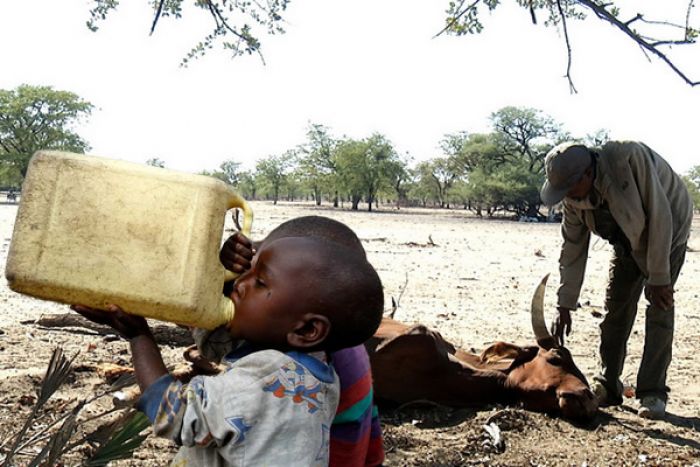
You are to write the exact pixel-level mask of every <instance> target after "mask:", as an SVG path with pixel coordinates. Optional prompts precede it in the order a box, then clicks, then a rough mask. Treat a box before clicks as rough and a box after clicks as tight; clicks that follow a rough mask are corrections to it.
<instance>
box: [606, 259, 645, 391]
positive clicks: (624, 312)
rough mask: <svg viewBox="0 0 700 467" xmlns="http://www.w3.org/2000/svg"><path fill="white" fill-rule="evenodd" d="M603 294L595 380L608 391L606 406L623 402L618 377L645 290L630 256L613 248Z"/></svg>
mask: <svg viewBox="0 0 700 467" xmlns="http://www.w3.org/2000/svg"><path fill="white" fill-rule="evenodd" d="M614 250H615V251H614V254H613V257H612V259H611V261H610V276H609V282H608V288H607V290H606V293H605V308H606V314H605V318H604V319H603V322H602V323H601V324H600V363H601V374H600V375H599V376H596V377H595V378H594V379H595V380H596V381H599V382H600V383H602V384H603V385H604V386H605V388H606V389H607V390H608V402H609V403H617V404H619V403H621V402H622V382H621V381H620V375H621V374H622V369H623V367H624V363H625V357H626V355H627V340H628V339H629V336H630V332H631V331H632V325H633V324H634V318H635V317H636V316H637V303H638V302H639V296H640V295H641V293H642V288H643V287H644V276H643V275H642V272H641V271H640V270H639V267H638V266H637V264H636V263H635V261H634V259H633V258H632V256H630V255H629V254H628V253H626V252H625V251H624V250H623V249H622V248H620V247H618V246H615V249H614Z"/></svg>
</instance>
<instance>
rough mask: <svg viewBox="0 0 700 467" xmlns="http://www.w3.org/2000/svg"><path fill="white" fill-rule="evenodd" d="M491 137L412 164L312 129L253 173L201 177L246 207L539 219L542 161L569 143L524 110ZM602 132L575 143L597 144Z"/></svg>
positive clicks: (375, 145)
mask: <svg viewBox="0 0 700 467" xmlns="http://www.w3.org/2000/svg"><path fill="white" fill-rule="evenodd" d="M490 120H491V124H492V131H491V132H490V133H470V132H468V131H461V132H457V133H454V134H447V135H445V137H444V138H443V139H442V141H440V142H439V148H440V151H439V154H437V155H436V157H433V158H431V159H428V160H423V161H420V162H416V163H414V161H413V160H412V159H411V157H410V156H409V155H408V154H402V153H400V152H399V151H397V150H396V148H395V147H394V145H393V144H392V142H391V141H389V140H388V139H387V138H386V137H385V136H384V135H381V134H379V133H375V134H372V135H370V136H368V137H366V138H364V139H354V138H348V137H341V138H336V137H334V136H332V135H331V133H330V129H329V128H328V127H326V126H324V125H321V124H311V125H310V126H309V127H308V129H307V133H306V141H304V142H303V143H302V144H300V145H299V146H297V147H295V148H292V149H289V150H287V151H285V152H284V153H282V154H280V155H272V156H268V157H265V158H262V159H260V160H259V161H258V162H257V165H256V166H255V169H254V170H248V171H246V170H240V168H241V164H239V163H237V162H235V161H233V160H228V161H225V162H224V163H223V164H221V167H220V170H217V171H214V172H203V173H204V174H205V175H211V176H213V177H216V178H218V179H220V180H223V181H225V182H227V183H230V184H231V185H233V186H235V187H236V188H237V189H238V191H239V192H240V193H241V194H242V195H243V196H244V197H247V198H249V199H268V200H272V201H273V202H274V203H276V202H277V201H278V200H280V199H283V200H290V201H292V200H300V199H309V200H313V201H314V202H315V203H316V204H317V205H321V204H322V203H328V204H332V205H333V206H334V207H338V206H340V205H341V204H342V203H347V204H349V205H350V207H351V209H353V210H357V209H360V205H361V204H363V206H366V208H367V210H368V211H371V210H372V209H373V207H377V206H379V203H380V201H381V202H382V203H384V204H391V205H393V206H395V207H396V208H400V207H401V206H424V207H438V208H461V209H468V210H471V211H473V212H475V213H476V214H477V215H488V216H493V215H494V214H496V213H501V214H504V213H505V214H512V215H515V216H528V217H542V214H541V212H540V207H541V201H540V198H539V188H540V186H541V185H542V182H543V181H544V157H545V155H546V154H547V152H548V151H549V149H551V148H552V147H553V146H554V145H556V144H558V143H560V142H562V141H565V140H569V139H572V136H571V135H570V134H569V133H568V132H566V131H565V130H564V129H563V127H562V125H561V124H560V123H558V122H556V121H555V120H554V119H553V118H551V117H549V116H547V115H545V114H544V113H543V112H541V111H539V110H536V109H531V108H518V107H505V108H502V109H500V110H498V111H496V112H494V113H493V114H492V115H491V117H490ZM607 139H608V134H607V132H606V131H605V130H598V131H597V132H595V133H593V134H591V135H588V136H586V137H584V138H581V140H582V141H584V142H585V143H586V144H602V143H604V142H605V141H607Z"/></svg>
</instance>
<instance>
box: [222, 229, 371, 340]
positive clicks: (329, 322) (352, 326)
mask: <svg viewBox="0 0 700 467" xmlns="http://www.w3.org/2000/svg"><path fill="white" fill-rule="evenodd" d="M231 298H232V299H233V301H234V304H235V309H236V312H235V315H234V319H233V322H232V323H231V326H230V330H231V332H232V334H233V335H234V337H236V338H239V339H246V340H248V341H250V342H252V343H254V344H257V345H261V346H265V347H271V348H278V349H287V348H295V349H301V350H315V349H325V350H331V351H332V350H336V349H339V348H343V347H350V346H354V345H358V344H361V343H363V342H364V341H366V340H367V339H368V338H369V337H371V336H372V334H373V333H374V331H376V329H377V327H378V326H379V322H380V321H381V318H382V310H383V305H384V299H383V292H382V285H381V281H380V280H379V276H378V275H377V273H376V271H375V270H374V268H373V267H372V266H371V265H370V264H369V263H368V262H367V260H366V259H365V258H364V255H360V254H358V252H357V251H356V250H352V249H350V248H348V247H346V246H344V245H342V244H339V243H336V242H330V241H327V240H325V239H323V238H320V237H313V236H306V237H283V238H278V239H274V238H273V239H269V238H268V239H266V240H265V242H264V243H263V245H262V247H261V248H260V250H259V252H258V253H257V254H256V256H255V258H254V259H253V264H252V266H251V268H250V269H249V270H248V271H246V272H245V273H244V274H243V275H241V276H240V277H239V278H238V279H237V280H236V285H235V287H234V291H233V293H232V294H231Z"/></svg>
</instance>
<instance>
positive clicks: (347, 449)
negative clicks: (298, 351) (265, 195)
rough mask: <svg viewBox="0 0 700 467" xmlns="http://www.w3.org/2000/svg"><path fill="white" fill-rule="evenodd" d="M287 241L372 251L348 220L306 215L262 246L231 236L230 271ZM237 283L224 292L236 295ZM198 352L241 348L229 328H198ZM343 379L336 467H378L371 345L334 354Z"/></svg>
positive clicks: (225, 255)
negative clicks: (307, 239) (309, 239)
mask: <svg viewBox="0 0 700 467" xmlns="http://www.w3.org/2000/svg"><path fill="white" fill-rule="evenodd" d="M285 237H318V238H321V239H323V240H328V241H331V242H335V243H338V244H340V245H343V246H344V247H347V248H349V249H350V250H352V251H353V252H355V253H356V254H358V255H360V256H361V257H362V258H366V253H365V250H364V248H363V247H362V242H361V241H360V239H359V238H358V237H357V235H356V234H355V232H353V230H352V229H351V228H350V227H348V226H347V225H345V224H343V223H342V222H339V221H336V220H334V219H330V218H328V217H323V216H302V217H297V218H293V219H290V220H288V221H285V222H283V223H282V224H280V225H278V226H277V227H275V228H274V229H273V230H272V231H271V232H270V233H269V234H268V236H267V237H266V238H265V239H264V240H263V241H262V242H255V244H253V243H251V241H250V240H249V239H248V238H246V237H245V236H244V235H242V234H241V233H236V234H234V235H232V236H231V237H229V238H228V239H227V240H226V242H225V243H224V245H223V247H222V248H221V253H220V259H221V263H222V264H223V265H224V266H225V267H226V269H229V270H232V271H235V272H238V273H241V272H244V271H246V270H247V269H248V268H250V262H251V260H252V259H253V251H254V249H255V247H258V248H259V247H260V245H261V244H262V245H264V244H265V243H269V242H272V241H274V240H277V239H280V238H285ZM231 287H232V283H227V284H226V287H224V293H225V294H226V295H230V292H231ZM193 337H194V338H195V342H196V343H197V349H198V350H199V352H200V353H201V354H202V355H203V356H204V357H205V358H206V359H208V360H210V361H214V362H218V361H220V360H221V358H222V357H223V356H224V355H226V354H227V353H228V352H230V351H231V350H232V349H233V348H234V347H235V345H236V343H235V341H234V339H233V337H232V336H231V335H230V333H229V332H228V329H226V328H225V327H223V326H222V327H220V328H217V329H216V330H214V331H206V330H203V329H194V330H193ZM330 357H331V363H332V365H333V369H334V370H335V371H336V373H337V374H338V378H339V380H340V399H339V402H338V409H337V412H336V416H335V418H334V419H333V424H332V425H331V430H330V462H329V465H330V467H374V466H378V465H381V464H382V462H383V461H384V450H383V447H382V431H381V424H380V423H379V417H378V413H377V410H376V407H375V406H374V403H373V391H372V371H371V368H370V362H369V355H368V354H367V351H366V349H365V346H364V345H362V344H360V345H356V346H354V347H348V348H344V349H340V350H336V351H335V352H332V353H331V354H330Z"/></svg>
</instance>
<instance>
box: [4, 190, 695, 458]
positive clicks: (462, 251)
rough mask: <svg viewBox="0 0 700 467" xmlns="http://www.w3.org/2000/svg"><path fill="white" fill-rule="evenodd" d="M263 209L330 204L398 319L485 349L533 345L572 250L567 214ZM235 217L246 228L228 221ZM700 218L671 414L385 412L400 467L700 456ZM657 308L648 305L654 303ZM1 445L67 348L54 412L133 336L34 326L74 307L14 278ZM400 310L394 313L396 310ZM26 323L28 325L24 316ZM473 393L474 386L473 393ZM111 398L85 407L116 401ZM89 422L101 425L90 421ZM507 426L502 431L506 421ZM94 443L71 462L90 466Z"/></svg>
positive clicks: (258, 233)
mask: <svg viewBox="0 0 700 467" xmlns="http://www.w3.org/2000/svg"><path fill="white" fill-rule="evenodd" d="M252 206H253V209H254V211H255V214H256V220H255V223H254V228H253V237H254V238H261V237H263V236H264V235H265V234H267V233H268V232H269V231H270V230H271V229H272V228H273V227H275V226H276V225H277V224H279V223H280V222H282V221H284V220H286V219H288V218H291V217H295V216H299V215H308V214H321V215H326V216H329V217H333V218H335V219H338V220H340V221H342V222H345V223H347V224H348V225H350V226H351V227H352V228H353V229H354V230H355V231H356V232H357V233H358V235H359V237H360V238H361V239H362V240H363V244H364V246H365V248H366V249H367V253H368V256H369V259H370V261H371V262H372V264H374V266H375V267H376V268H377V270H378V272H379V275H380V277H381V279H382V282H383V284H384V288H385V294H386V303H387V307H389V306H390V305H391V302H392V301H391V298H392V297H393V298H394V299H395V301H396V300H398V302H399V308H398V309H397V311H396V316H395V317H396V318H397V319H399V320H402V321H406V322H416V321H420V322H422V323H424V324H426V325H428V326H430V327H433V328H436V329H438V330H439V331H440V332H441V333H442V334H443V335H444V336H445V337H446V338H448V339H449V340H451V341H452V342H454V343H455V344H457V345H459V346H462V347H463V348H465V349H467V350H468V349H474V350H476V351H480V350H481V349H483V348H484V347H485V346H487V345H488V344H490V343H492V342H494V341H496V340H506V341H510V342H514V343H517V344H531V343H532V341H533V338H532V336H531V331H530V325H529V313H528V309H529V300H530V297H531V294H532V291H533V290H534V287H535V286H536V284H537V283H538V282H539V280H540V279H541V278H542V276H544V275H545V274H546V273H552V274H553V278H552V280H551V281H550V286H548V289H547V296H546V305H547V309H548V310H550V313H551V311H553V310H554V295H555V294H554V292H555V285H552V284H555V283H556V282H557V279H556V277H557V271H558V267H557V258H558V256H559V246H560V244H561V240H560V237H559V226H558V225H555V224H536V223H517V222H510V221H487V220H481V219H477V218H474V217H472V216H470V215H469V214H468V213H466V212H464V211H445V210H411V209H401V210H400V211H398V212H397V211H395V210H393V209H391V208H389V207H385V208H384V209H386V211H379V212H374V213H365V212H350V211H339V210H332V209H325V208H324V209H322V210H320V211H319V210H318V209H316V208H315V207H314V206H311V205H305V204H286V203H282V204H279V205H277V206H273V205H272V204H270V203H262V202H257V203H255V202H254V203H252ZM16 209H17V208H16V206H13V205H0V264H1V265H3V269H4V263H5V259H6V256H7V249H8V246H9V242H10V237H11V234H12V225H13V220H14V216H15V213H16ZM227 225H228V227H231V226H232V224H231V223H229V224H227ZM699 234H700V219H696V220H695V222H694V224H693V236H692V238H691V243H690V249H689V251H688V254H687V257H686V264H685V266H684V268H683V271H682V273H681V277H680V279H679V282H678V284H677V287H676V289H677V293H676V303H677V313H676V338H675V342H674V359H673V363H672V365H671V368H670V371H669V385H670V386H671V389H672V392H671V399H670V403H669V406H668V410H669V416H668V417H667V419H666V420H664V421H647V420H641V419H639V418H637V416H636V415H635V413H634V405H633V401H631V400H629V399H627V400H626V401H625V405H623V406H622V407H620V408H616V409H603V410H602V411H601V413H600V415H599V416H598V417H597V418H596V420H595V421H594V422H593V423H592V424H591V425H589V426H577V425H573V424H571V423H569V422H566V421H564V420H561V419H557V418H552V417H549V416H547V415H545V414H538V413H532V412H527V411H524V410H522V409H519V408H517V407H500V406H498V407H485V408H481V409H479V410H467V409H461V410H455V409H450V408H445V407H435V406H428V407H419V406H408V407H404V408H402V409H400V410H396V409H393V410H392V409H385V410H383V411H382V413H381V416H382V423H383V427H384V433H385V438H386V443H385V447H386V450H387V465H434V466H452V465H454V466H457V465H494V466H506V465H507V466H521V465H577V466H581V465H589V466H593V465H600V466H607V465H684V466H687V465H696V466H700V433H699V432H698V430H699V429H700V418H699V416H700V414H699V410H698V407H700V376H699V375H698V373H699V372H700V364H699V363H700V355H698V352H697V343H698V341H699V339H700V285H699V283H698V282H697V278H698V277H700V253H698V251H700V235H699ZM609 254H610V249H609V247H608V246H607V244H606V243H604V242H602V241H598V242H594V243H593V244H592V247H591V250H590V259H589V265H588V272H587V276H586V282H585V284H584V288H583V291H582V296H581V300H580V301H581V303H582V304H583V306H582V308H580V309H579V310H578V311H577V312H576V313H575V314H574V316H573V318H574V332H573V334H572V336H571V339H570V341H569V343H568V346H569V348H570V350H571V352H572V353H573V355H574V358H575V360H576V362H577V364H578V365H579V367H580V368H581V369H582V371H583V372H584V373H585V374H586V375H587V376H589V377H590V376H592V375H593V374H594V373H595V370H596V365H597V364H596V355H597V335H598V328H597V326H598V324H599V323H600V320H601V313H602V312H603V308H602V305H603V293H604V287H605V281H606V277H607V261H608V258H609ZM642 305H643V304H642ZM0 306H1V309H2V314H0V445H2V444H3V443H6V442H7V440H8V439H9V438H10V434H11V433H14V432H16V430H17V429H18V421H19V420H21V419H22V417H24V416H25V415H26V414H28V413H29V411H30V410H31V398H32V397H35V396H36V389H37V385H38V382H39V381H40V379H41V377H42V375H43V373H44V371H45V368H46V365H47V364H48V361H49V358H50V356H51V353H52V351H53V349H54V348H55V347H57V346H61V347H63V348H64V350H65V352H66V354H67V355H70V356H72V355H74V354H75V353H77V352H79V355H78V356H77V357H76V360H75V365H76V366H78V367H81V368H83V371H78V372H75V373H74V374H73V375H72V376H71V379H70V380H69V382H68V383H67V385H66V386H65V387H64V388H63V389H62V390H60V391H59V392H58V393H57V394H56V396H55V397H54V398H53V399H52V400H51V404H52V405H51V406H50V407H51V409H52V413H56V414H58V413H61V411H62V410H66V409H67V407H69V406H71V404H74V403H75V402H76V401H79V400H82V399H84V398H87V397H89V396H90V395H92V394H94V393H96V392H97V391H101V390H104V389H105V387H106V385H107V382H106V381H105V380H104V379H103V378H102V377H100V375H99V374H97V372H96V371H90V368H96V367H98V366H99V365H102V364H104V363H113V364H115V365H125V364H129V353H128V348H127V345H126V344H125V343H124V342H122V341H119V340H113V339H111V338H110V337H109V336H104V335H100V334H99V333H98V332H95V331H90V330H79V329H72V328H57V329H51V328H46V327H41V326H38V325H35V324H31V321H33V320H38V319H39V318H40V317H41V316H43V315H54V314H61V313H66V312H67V307H65V306H62V305H58V304H55V303H50V302H43V301H39V300H34V299H31V298H28V297H24V296H21V295H18V294H15V293H13V292H11V291H10V290H9V289H8V288H7V283H6V281H5V280H4V279H2V280H0ZM387 311H388V310H387ZM639 315H640V316H639V317H638V319H637V323H636V324H635V327H634V330H633V333H632V336H631V339H630V345H629V349H628V351H629V356H628V358H627V366H626V369H625V378H626V380H627V382H629V383H634V375H635V373H636V369H637V366H638V364H639V361H640V358H641V352H642V343H643V334H644V331H643V330H644V327H643V326H644V320H643V315H644V310H643V307H640V313H639ZM23 322H25V323H26V324H22V323H23ZM162 349H163V354H164V358H165V359H166V363H168V364H172V365H175V364H177V363H180V362H182V347H175V346H173V347H170V346H167V345H165V346H162ZM466 396H468V395H465V397H466ZM108 405H109V401H108V400H106V401H102V400H100V401H98V402H96V403H94V404H93V405H90V406H88V407H87V408H86V413H85V417H89V416H90V415H91V414H95V413H98V411H99V410H102V409H104V408H106V407H107V406H108ZM485 425H487V426H488V425H491V426H496V427H497V428H498V432H499V433H500V437H501V439H502V443H501V444H500V447H499V446H497V445H496V443H494V439H493V436H492V435H491V434H488V433H487V431H486V429H485V428H484V426H485ZM81 429H87V428H83V427H81ZM492 430H493V428H492ZM174 453H175V448H174V447H173V446H172V445H171V444H169V443H168V442H167V441H164V440H159V439H155V438H153V437H149V438H148V439H147V441H146V442H145V443H144V445H143V446H142V447H141V448H140V449H139V450H138V451H137V453H136V456H135V459H132V460H128V461H119V462H116V463H114V465H138V466H150V465H153V466H160V465H167V464H168V461H169V459H171V458H172V456H173V455H174ZM79 458H80V453H76V455H75V456H74V457H72V458H70V459H69V461H70V463H77V462H78V459H79Z"/></svg>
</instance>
